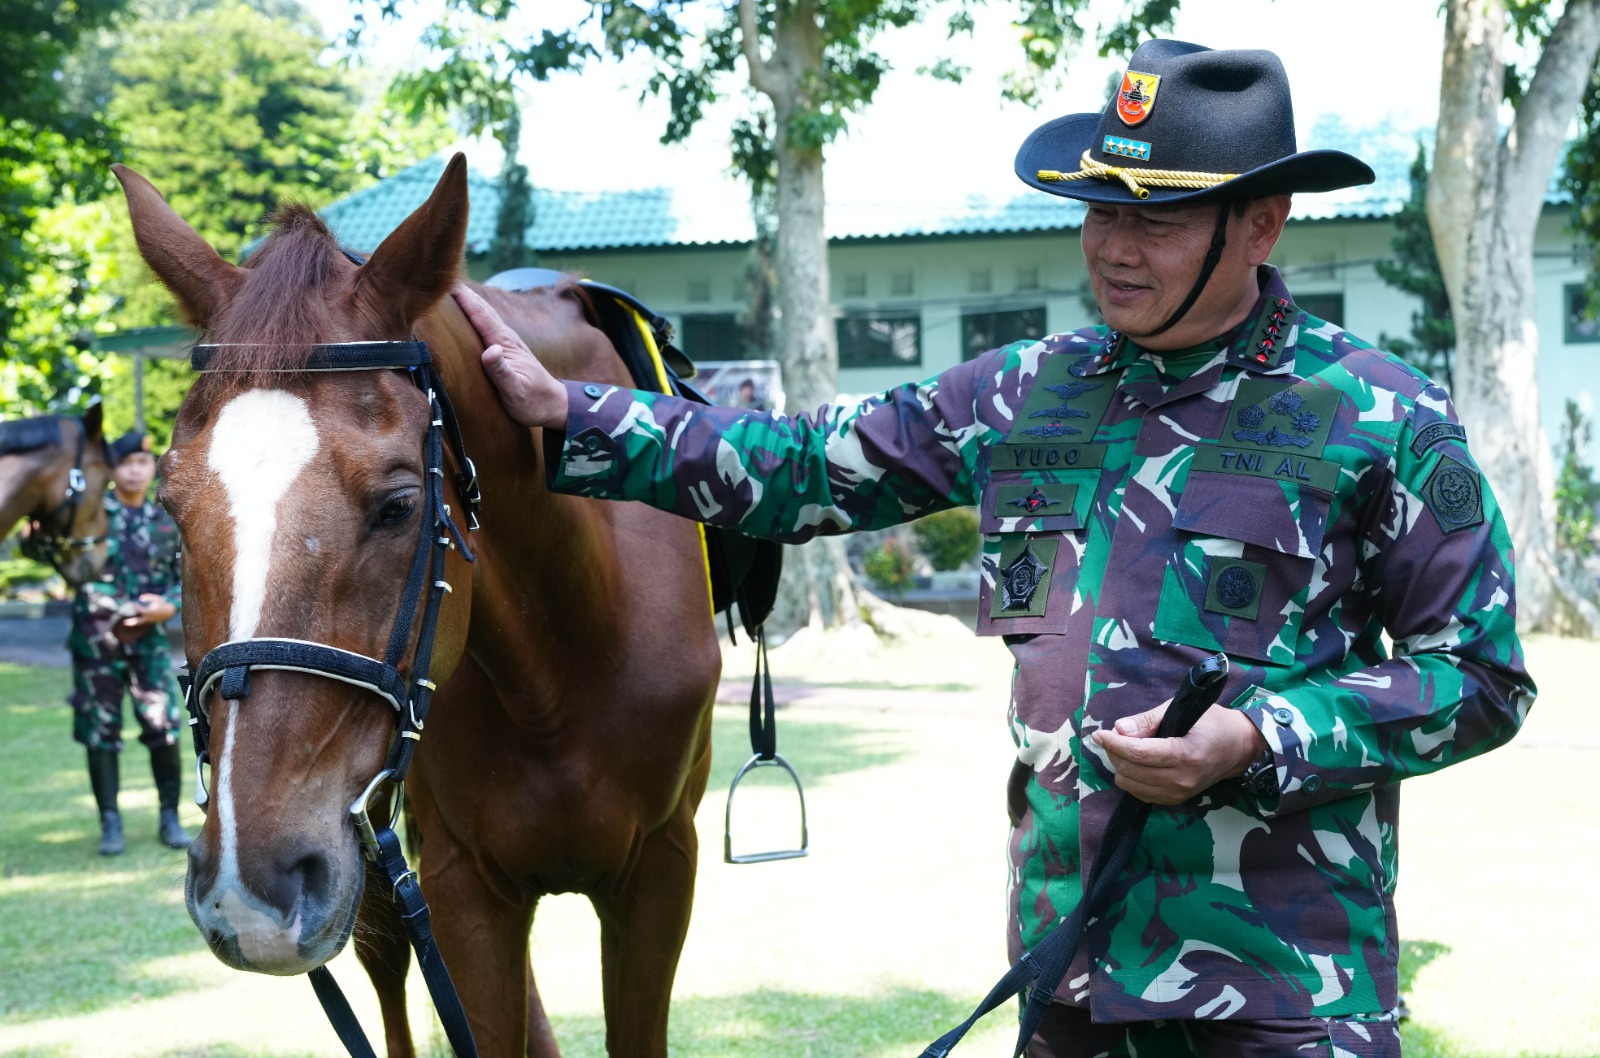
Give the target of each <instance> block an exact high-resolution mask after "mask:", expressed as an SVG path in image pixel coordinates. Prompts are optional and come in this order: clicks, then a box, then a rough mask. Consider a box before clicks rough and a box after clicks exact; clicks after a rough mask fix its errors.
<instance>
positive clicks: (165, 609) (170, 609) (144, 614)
mask: <svg viewBox="0 0 1600 1058" xmlns="http://www.w3.org/2000/svg"><path fill="white" fill-rule="evenodd" d="M134 606H136V607H137V608H138V610H139V612H138V613H137V614H134V615H133V616H132V617H125V618H123V620H122V623H123V624H124V625H127V626H128V627H129V628H137V627H139V626H140V625H159V624H165V623H166V622H167V621H170V620H171V619H172V618H173V616H174V615H176V614H177V612H178V608H177V607H176V606H174V605H172V604H171V603H170V602H168V601H167V600H166V599H163V598H162V597H161V596H159V595H156V594H154V593H152V592H145V593H144V594H143V595H141V596H139V600H138V601H137V602H136V603H134Z"/></svg>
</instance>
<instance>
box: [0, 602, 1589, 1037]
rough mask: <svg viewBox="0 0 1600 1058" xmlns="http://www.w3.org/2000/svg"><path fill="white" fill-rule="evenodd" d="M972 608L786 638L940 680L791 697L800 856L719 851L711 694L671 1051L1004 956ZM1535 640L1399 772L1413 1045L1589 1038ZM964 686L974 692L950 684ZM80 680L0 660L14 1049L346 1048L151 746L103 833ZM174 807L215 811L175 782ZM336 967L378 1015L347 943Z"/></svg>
mask: <svg viewBox="0 0 1600 1058" xmlns="http://www.w3.org/2000/svg"><path fill="white" fill-rule="evenodd" d="M963 634H964V635H965V638H964V639H960V640H957V639H946V638H938V637H934V638H930V639H929V640H928V641H927V642H926V643H924V644H922V645H921V646H918V645H917V644H908V643H901V644H896V645H893V646H890V647H884V648H882V649H880V650H878V651H877V652H876V653H871V654H869V653H866V652H862V651H855V650H835V651H831V652H830V651H829V650H828V649H827V648H826V644H823V643H815V642H814V643H811V644H809V645H808V644H806V643H805V642H802V643H801V644H799V647H801V648H803V650H797V651H796V653H795V654H794V655H793V656H789V657H786V656H785V654H784V648H779V649H777V650H775V651H774V652H773V665H774V669H775V670H778V671H780V672H782V673H786V674H787V675H785V676H782V677H780V678H788V679H793V678H799V677H804V678H805V679H806V680H807V681H808V682H811V683H813V684H815V685H817V686H829V687H832V688H834V689H835V690H837V689H839V688H840V686H841V683H854V684H857V685H858V686H859V687H860V688H861V689H862V690H863V692H864V693H863V696H862V699H861V700H862V701H868V700H869V695H879V694H881V693H882V688H883V687H884V686H885V685H892V679H893V677H894V676H896V675H901V674H904V675H906V676H908V677H914V678H915V679H916V681H917V684H918V686H917V687H916V691H917V692H918V693H925V694H927V695H928V697H925V698H919V697H917V696H916V694H913V695H912V696H910V697H909V698H908V699H895V700H892V701H893V703H894V704H886V703H888V702H889V701H891V700H888V699H883V698H876V697H874V698H871V699H870V701H871V702H872V704H871V705H870V706H859V705H854V704H852V703H851V701H850V698H849V696H848V694H844V695H842V696H841V695H833V696H829V697H827V698H826V699H819V700H818V701H817V703H815V704H811V705H804V704H802V705H796V706H793V707H789V708H785V709H783V710H782V711H780V713H779V717H778V728H779V741H778V745H779V750H780V752H782V753H783V754H784V756H785V757H787V758H788V759H789V760H790V761H792V762H793V763H794V766H795V767H796V769H797V770H798V771H799V772H800V775H801V778H802V780H803V781H804V783H805V790H806V804H807V808H808V810H809V817H810V818H809V822H810V828H811V840H812V850H811V855H810V856H808V857H806V858H805V859H800V860H792V861H786V862H782V863H773V864H764V865H752V866H730V865H727V864H724V863H723V862H722V819H723V809H724V807H725V804H726V800H725V798H726V793H727V787H728V783H729V781H730V780H731V779H732V777H733V774H734V772H735V771H736V770H737V769H738V767H739V766H740V765H741V764H743V763H744V761H745V760H746V759H747V758H748V757H749V755H750V750H749V735H748V730H747V721H746V714H745V708H744V706H743V705H730V706H721V707H718V709H717V710H716V714H715V717H714V741H715V744H716V755H715V760H714V766H713V775H712V778H711V782H710V786H709V788H708V791H707V794H706V797H705V801H704V803H703V804H702V805H701V808H700V813H699V824H700V826H699V829H700V874H699V880H698V883H697V891H696V910H695V915H694V919H693V921H692V922H691V924H690V929H689V937H688V941H687V943H686V944H685V947H684V951H683V956H682V959H681V961H680V964H679V969H678V976H677V982H676V987H675V989H674V1004H673V1014H672V1023H671V1030H670V1045H671V1053H672V1054H673V1055H674V1056H680V1055H681V1056H684V1058H768V1056H774V1058H791V1056H792V1058H891V1056H893V1058H911V1056H912V1055H915V1054H916V1053H918V1052H919V1051H920V1050H921V1048H922V1047H923V1046H925V1045H926V1044H927V1043H928V1042H929V1041H930V1040H932V1039H933V1038H935V1037H936V1036H938V1035H939V1034H940V1033H942V1032H944V1031H945V1030H946V1029H948V1028H950V1027H951V1026H952V1025H954V1024H956V1023H957V1022H959V1021H960V1020H961V1019H962V1018H964V1017H965V1016H966V1015H967V1013H968V1012H969V1011H970V1010H971V1007H972V1006H973V1005H974V1004H975V1003H976V1002H977V1001H978V999H979V998H980V997H981V996H982V995H983V993H984V992H985V991H986V990H987V989H988V987H989V986H990V985H991V984H992V983H993V981H994V980H995V978H997V977H998V976H999V974H1000V973H1001V972H1002V971H1003V970H1004V969H1005V956H1004V946H1003V943H1002V924H1003V917H1004V901H1003V894H1004V887H1005V881H1006V861H1005V837H1006V834H1005V815H1004V799H1003V789H1004V782H1005V777H1006V773H1007V770H1008V768H1009V765H1010V761H1011V758H1012V752H1013V751H1012V747H1011V745H1010V742H1009V739H1008V738H1007V735H1006V729H1005V722H1004V715H1005V700H1006V692H1005V681H1006V679H1007V677H1008V673H1009V665H1008V662H1007V661H1006V656H1005V651H1004V649H1003V648H1001V647H999V645H998V644H997V643H995V642H994V641H992V640H991V641H979V640H976V639H974V638H972V637H971V636H970V634H969V633H963ZM1528 649H1529V657H1530V668H1531V669H1532V670H1533V671H1534V673H1535V676H1536V678H1537V679H1538V680H1539V682H1540V685H1541V689H1542V691H1543V694H1542V696H1541V698H1540V700H1539V702H1538V704H1537V705H1536V706H1535V708H1534V710H1533V713H1532V714H1531V715H1530V718H1529V720H1528V723H1527V726H1526V728H1525V730H1524V732H1523V733H1522V735H1520V736H1519V738H1518V739H1517V741H1516V742H1514V743H1513V744H1512V745H1511V746H1510V747H1508V748H1507V749H1505V750H1503V751H1500V752H1498V753H1495V754H1491V755H1489V756H1487V757H1485V758H1482V759H1480V760H1475V761H1469V762H1467V763H1465V764H1462V765H1460V766H1458V767H1455V768H1452V769H1448V770H1447V771H1445V772H1443V773H1441V774H1440V775H1437V776H1430V777H1427V778H1424V779H1419V780H1416V781H1414V782H1411V783H1408V784H1407V787H1406V792H1405V798H1404V801H1405V812H1404V819H1405V830H1404V833H1403V835H1402V842H1401V844H1402V846H1403V850H1404V851H1403V856H1402V871H1401V880H1400V888H1399V905H1400V907H1399V911H1400V933H1401V938H1402V941H1403V955H1402V961H1401V982H1402V988H1403V990H1404V991H1405V994H1406V996H1407V998H1408V1000H1409V1002H1410V1005H1411V1008H1412V1011H1413V1017H1412V1019H1411V1021H1409V1022H1408V1023H1406V1025H1405V1026H1403V1034H1404V1038H1405V1047H1406V1055H1407V1058H1600V1003H1596V1001H1595V996H1596V995H1600V969H1597V966H1600V962H1597V961H1596V960H1595V959H1594V958H1593V954H1592V953H1593V952H1594V951H1595V950H1597V949H1600V922H1597V920H1596V916H1594V915H1593V914H1591V913H1588V912H1587V909H1588V908H1590V907H1591V906H1592V895H1591V893H1590V892H1589V890H1590V889H1591V888H1592V884H1593V883H1592V879H1593V878H1595V877H1596V876H1600V822H1597V819H1596V816H1595V813H1594V811H1593V808H1592V804H1593V798H1592V791H1590V790H1589V789H1588V781H1587V780H1588V776H1589V774H1590V773H1591V772H1592V771H1594V770H1595V769H1596V768H1597V766H1600V754H1597V753H1596V751H1595V749H1594V746H1595V745H1596V742H1595V736H1596V735H1597V734H1600V710H1596V709H1594V708H1592V706H1591V705H1590V702H1591V700H1592V697H1591V694H1590V690H1589V688H1588V683H1589V682H1590V676H1589V672H1590V670H1591V669H1592V663H1593V659H1594V657H1595V656H1596V655H1595V651H1596V647H1595V645H1594V644H1579V643H1571V642H1568V641H1562V640H1550V639H1545V638H1542V637H1540V638H1535V639H1534V640H1532V641H1531V642H1530V643H1529V644H1528ZM780 666H781V668H780ZM897 686H903V685H897ZM970 687H977V688H981V690H980V691H979V692H973V693H969V694H966V695H965V696H964V697H960V698H959V699H957V698H940V697H939V696H938V694H936V693H935V692H936V691H937V692H948V693H954V692H955V691H956V690H957V689H962V690H964V689H966V688H970ZM65 693H66V673H65V672H63V671H60V670H48V669H30V668H24V667H19V666H13V665H0V774H3V775H5V776H6V778H5V780H4V781H5V783H6V790H7V810H6V813H5V817H4V824H3V827H0V1058H91V1056H92V1058H335V1056H339V1055H342V1054H343V1053H344V1052H343V1050H342V1048H341V1047H340V1045H339V1043H338V1041H337V1039H336V1038H335V1036H334V1035H333V1032H332V1030H331V1029H330V1028H329V1027H328V1026H327V1024H326V1022H325V1020H324V1019H323V1016H322V1013H321V1011H320V1009H319V1008H318V1006H317V1004H316V1001H315V999H314V997H313V996H312V993H311V989H310V987H309V985H308V984H307V983H306V982H305V981H304V980H303V979H299V978H287V979H284V978H272V977H264V976H260V975H253V974H243V973H237V972H235V971H232V970H229V969H227V968H225V967H223V966H222V965H221V964H220V963H218V962H217V960H216V959H215V958H214V957H213V956H212V955H211V954H210V952H209V951H207V950H206V948H205V946H204V944H203V943H202V942H201V940H200V937H199V936H198V934H197V933H196V932H195V930H194V927H193V925H192V924H191V923H190V922H189V919H188V915H187V913H186V911H185V910H184V908H183V892H182V885H183V862H184V861H183V857H182V856H181V855H178V854H175V853H172V852H170V851H168V850H165V849H161V848H160V847H159V846H157V845H156V844H155V842H154V826H155V819H154V816H155V805H154V797H153V794H152V792H151V790H150V779H149V773H148V768H147V767H145V764H144V759H143V750H142V748H140V747H138V746H137V745H136V744H133V745H130V746H129V748H128V752H127V754H126V758H125V763H124V784H125V786H126V787H127V789H128V794H127V796H126V798H125V799H124V804H125V806H126V809H127V810H126V812H125V815H126V816H127V822H128V833H129V849H128V852H127V853H126V854H125V855H124V856H123V857H120V858H119V859H118V860H116V861H107V860H105V859H103V858H101V857H98V856H96V855H95V854H94V839H95V836H96V833H97V831H96V827H95V820H94V809H93V804H92V801H91V799H90V798H89V794H88V790H87V783H86V782H85V780H84V778H83V776H82V757H81V751H80V749H79V747H77V746H76V745H75V744H73V743H72V742H71V741H70V737H69V735H68V725H67V713H66V709H65V707H64V706H63V705H61V704H60V703H61V701H62V699H63V698H64V697H65ZM930 703H931V704H930ZM1584 747H1588V748H1584ZM185 754H186V755H187V747H185ZM186 774H187V773H186ZM774 778H775V779H776V780H778V781H773V780H774ZM782 780H783V777H782V776H776V777H774V776H769V775H765V774H762V775H759V777H758V778H751V779H747V782H749V783H750V784H751V785H750V786H749V788H748V791H747V790H746V787H745V786H743V785H741V788H740V794H739V797H740V798H741V800H739V801H738V802H737V804H736V813H737V815H736V830H735V840H736V841H737V842H739V843H740V844H741V847H745V846H746V845H748V847H752V848H754V847H757V846H761V845H763V844H765V845H787V844H791V843H793V841H794V840H795V838H796V837H797V834H796V833H795V828H796V823H797V819H796V810H797V804H796V802H795V801H794V800H793V799H792V797H793V795H792V793H791V792H790V791H789V790H788V789H787V788H786V787H785V786H784V785H783V781H782ZM187 781H188V780H187V779H186V786H187ZM1518 791H1522V792H1524V793H1523V794H1519V793H1518ZM747 792H748V794H749V800H748V801H745V800H742V799H743V798H744V797H745V796H746V793H747ZM184 813H185V821H186V823H188V824H189V825H190V826H191V827H192V826H194V825H196V824H197V823H198V821H199V816H198V814H197V813H196V812H195V810H194V809H192V808H191V807H189V806H188V805H187V804H185V807H184ZM747 813H748V814H747ZM532 941H533V961H534V968H535V973H536V976H537V979H538V981H539V983H540V988H541V992H542V994H543V997H544V1001H545V1005H546V1008H547V1011H548V1013H549V1015H550V1018H551V1021H552V1024H553V1026H554V1028H555V1032H556V1034H557V1037H558V1039H559V1040H560V1041H561V1045H562V1050H563V1054H564V1055H566V1056H567V1058H600V1056H601V1055H603V1054H604V1039H605V1023H604V1017H603V1014H602V1007H601V1002H600V952H599V927H598V924H597V923H596V921H595V917H594V914H593V912H592V911H591V909H590V907H589V905H588V902H587V901H586V900H585V899H584V898H582V897H579V896H573V895H566V896H554V897H547V898H546V899H545V900H543V901H541V904H540V908H539V913H538V916H537V918H536V920H535V923H534V931H533V938H532ZM331 968H332V969H333V972H334V974H335V976H336V977H338V979H339V981H340V982H341V985H342V987H343V988H344V990H345V992H346V994H347V995H348V996H349V997H350V1000H351V1003H352V1004H353V1005H354V1007H355V1009H356V1012H357V1014H358V1016H359V1017H360V1018H361V1020H362V1022H363V1024H364V1025H365V1026H366V1027H367V1029H368V1031H369V1033H376V1032H377V1031H378V1024H379V1022H378V1016H377V1005H376V1001H375V999H374V998H373V995H372V991H371V989H370V987H368V986H367V985H366V983H365V981H364V979H363V974H362V971H361V969H360V967H359V965H358V964H357V963H356V961H355V958H354V955H353V953H352V952H350V951H348V950H347V951H346V952H344V953H343V954H341V955H340V956H339V957H338V958H336V959H335V960H334V961H333V963H332V964H331ZM409 1003H410V1007H411V1013H412V1024H413V1027H414V1031H415V1034H416V1038H417V1040H418V1043H419V1047H420V1050H421V1053H422V1054H424V1055H429V1056H431V1058H442V1056H444V1055H446V1054H447V1053H448V1051H447V1050H446V1048H445V1046H444V1043H443V1036H442V1034H441V1033H440V1032H439V1030H438V1029H437V1027H436V1026H435V1025H434V1024H433V1022H432V1015H431V1011H430V1008H429V1004H428V1001H427V999H426V997H425V994H424V991H423V989H422V988H421V987H420V982H419V981H418V979H417V978H416V975H415V971H413V981H412V988H411V990H410V995H409ZM1014 1033H1015V1018H1014V1012H1013V1010H1012V1009H1011V1008H1007V1009H1004V1010H1002V1011H999V1012H996V1013H995V1014H992V1015H990V1017H989V1018H988V1019H986V1021H985V1022H983V1023H980V1025H979V1027H978V1029H976V1030H975V1031H974V1032H973V1034H972V1035H970V1036H969V1037H968V1039H967V1040H966V1041H965V1042H964V1043H963V1044H962V1045H961V1047H960V1049H959V1050H958V1051H956V1058H1004V1056H1005V1055H1006V1054H1007V1053H1008V1050H1009V1047H1010V1044H1011V1040H1012V1037H1013V1035H1014ZM380 1051H381V1046H380Z"/></svg>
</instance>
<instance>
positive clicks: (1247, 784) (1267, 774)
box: [1239, 760, 1278, 797]
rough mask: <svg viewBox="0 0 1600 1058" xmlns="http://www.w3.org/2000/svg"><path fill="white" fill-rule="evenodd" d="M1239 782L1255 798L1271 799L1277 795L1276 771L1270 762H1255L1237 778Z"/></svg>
mask: <svg viewBox="0 0 1600 1058" xmlns="http://www.w3.org/2000/svg"><path fill="white" fill-rule="evenodd" d="M1239 781H1240V783H1242V784H1243V786H1244V788H1245V789H1246V790H1248V791H1249V792H1250V793H1251V794H1253V795H1254V796H1256V797H1273V796H1276V795H1277V793H1278V769H1277V768H1275V767H1274V766H1273V765H1272V763H1271V762H1270V761H1266V760H1258V761H1255V762H1254V763H1252V764H1251V765H1250V766H1249V767H1248V768H1246V769H1245V770H1244V774H1243V775H1241V776H1239Z"/></svg>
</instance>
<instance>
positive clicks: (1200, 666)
mask: <svg viewBox="0 0 1600 1058" xmlns="http://www.w3.org/2000/svg"><path fill="white" fill-rule="evenodd" d="M1227 681H1228V655H1226V654H1213V655H1211V656H1210V657H1209V658H1205V659H1204V660H1202V661H1198V662H1196V663H1195V664H1194V666H1193V667H1192V668H1190V669H1189V672H1188V674H1187V675H1185V676H1184V678H1183V683H1182V684H1180V685H1179V686H1178V693H1177V694H1174V695H1173V696H1172V704H1171V705H1169V706H1167V711H1166V714H1165V715H1164V716H1162V718H1161V723H1160V724H1158V725H1156V737H1157V738H1181V737H1183V736H1184V735H1187V734H1188V733H1189V729H1190V728H1191V727H1193V726H1194V725H1195V721H1196V720H1199V719H1200V716H1201V714H1203V713H1204V712H1205V711H1206V710H1207V709H1210V708H1211V707H1212V706H1213V705H1215V704H1216V701H1217V697H1218V696H1219V695H1220V694H1222V685H1223V684H1224V683H1226V682H1227Z"/></svg>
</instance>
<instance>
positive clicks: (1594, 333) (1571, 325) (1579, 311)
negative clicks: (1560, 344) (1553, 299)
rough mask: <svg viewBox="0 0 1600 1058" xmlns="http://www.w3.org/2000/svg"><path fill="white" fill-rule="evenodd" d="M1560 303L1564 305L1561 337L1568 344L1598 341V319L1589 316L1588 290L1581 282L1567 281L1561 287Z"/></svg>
mask: <svg viewBox="0 0 1600 1058" xmlns="http://www.w3.org/2000/svg"><path fill="white" fill-rule="evenodd" d="M1561 303H1562V304H1563V305H1565V306H1566V317H1565V318H1564V319H1563V321H1562V325H1561V330H1562V339H1563V340H1564V341H1565V342H1566V343H1567V344H1568V345H1587V344H1589V343H1591V342H1600V320H1595V319H1591V318H1590V317H1589V292H1588V291H1587V290H1585V289H1584V285H1583V284H1582V283H1568V284H1567V285H1566V286H1564V287H1562V288H1561Z"/></svg>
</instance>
